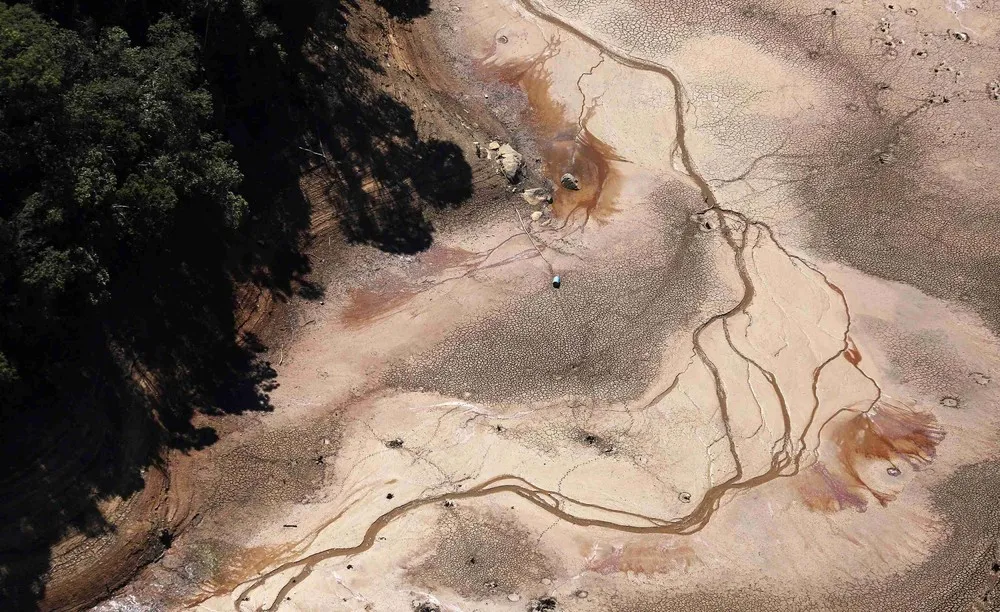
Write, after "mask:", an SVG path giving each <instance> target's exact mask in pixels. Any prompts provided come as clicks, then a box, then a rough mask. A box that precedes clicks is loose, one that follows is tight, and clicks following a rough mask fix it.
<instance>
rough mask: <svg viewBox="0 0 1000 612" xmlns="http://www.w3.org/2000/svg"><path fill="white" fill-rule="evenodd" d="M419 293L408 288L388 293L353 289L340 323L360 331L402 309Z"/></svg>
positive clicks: (349, 293)
mask: <svg viewBox="0 0 1000 612" xmlns="http://www.w3.org/2000/svg"><path fill="white" fill-rule="evenodd" d="M417 293H419V292H418V291H415V290H414V289H411V288H408V287H405V288H401V289H390V290H388V291H374V290H371V289H351V290H350V291H349V292H348V296H349V299H348V302H347V306H346V307H345V308H344V311H343V312H342V313H341V315H340V321H341V323H343V324H344V326H345V327H347V328H348V329H360V328H362V327H365V326H366V325H369V324H371V323H372V322H374V321H377V320H378V319H381V318H382V317H385V316H387V315H389V314H391V313H392V312H393V311H395V310H398V309H400V308H402V307H403V306H405V305H406V303H407V302H409V301H410V300H412V299H413V298H414V296H416V295H417Z"/></svg>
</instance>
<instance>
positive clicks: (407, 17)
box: [377, 0, 431, 21]
mask: <svg viewBox="0 0 1000 612" xmlns="http://www.w3.org/2000/svg"><path fill="white" fill-rule="evenodd" d="M377 1H378V4H379V5H380V6H381V7H382V8H384V9H385V11H386V12H387V13H389V15H391V16H392V17H395V18H396V19H399V20H400V21H412V20H414V19H416V18H417V17H423V16H424V15H427V14H428V13H430V12H431V3H430V0H377Z"/></svg>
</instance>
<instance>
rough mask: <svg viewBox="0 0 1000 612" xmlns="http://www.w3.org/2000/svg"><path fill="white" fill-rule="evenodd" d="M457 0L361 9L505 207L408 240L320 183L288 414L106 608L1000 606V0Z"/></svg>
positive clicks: (294, 325)
mask: <svg viewBox="0 0 1000 612" xmlns="http://www.w3.org/2000/svg"><path fill="white" fill-rule="evenodd" d="M366 6H367V5H366ZM432 8H433V9H434V10H433V11H432V13H431V15H430V16H429V17H425V18H421V19H419V20H417V21H416V22H414V23H412V24H406V25H403V24H398V23H397V24H395V25H392V26H391V27H390V26H388V25H382V26H379V27H380V28H382V29H381V30H379V29H377V28H376V27H375V26H373V25H370V24H369V25H367V26H355V27H359V28H362V29H361V30H360V31H359V35H360V36H365V37H366V38H367V40H369V41H371V42H370V44H372V45H376V46H379V45H380V46H379V47H378V49H379V50H380V51H381V56H382V57H383V59H384V62H385V66H386V73H385V75H383V77H381V78H382V80H381V81H380V83H382V85H383V86H384V87H385V88H386V90H387V91H389V92H391V93H392V95H393V96H394V97H396V98H397V99H401V100H405V101H406V103H407V105H408V106H409V107H410V108H411V109H413V111H414V113H415V117H416V124H417V127H418V130H420V131H421V133H422V134H427V135H428V136H430V135H434V136H435V137H438V138H444V139H448V140H451V141H453V142H455V143H457V144H458V145H459V146H461V147H462V149H463V153H464V156H465V159H466V160H467V162H468V163H469V164H470V165H471V167H472V168H473V176H474V183H475V190H474V195H473V197H472V199H471V200H470V202H468V203H467V204H465V205H463V206H462V207H461V208H460V209H458V210H455V211H450V212H448V213H447V214H445V213H442V214H441V215H439V216H437V217H435V218H434V223H435V227H436V232H435V234H434V241H433V244H432V245H431V246H430V248H428V249H427V250H425V251H423V252H421V253H419V254H417V255H414V256H398V255H388V254H386V253H383V252H380V251H378V250H377V249H373V248H370V247H361V246H353V247H345V246H342V245H341V243H340V241H338V240H337V235H336V231H334V229H332V224H331V223H330V219H331V218H332V217H331V214H332V213H329V212H328V209H324V208H323V206H322V200H321V198H319V197H318V196H317V197H316V198H315V200H314V204H316V206H317V213H316V223H315V225H316V232H317V235H318V237H319V239H318V240H317V241H316V244H317V246H316V248H315V249H314V252H313V258H314V261H315V262H316V268H317V269H318V270H319V271H318V272H317V275H316V279H315V280H316V281H317V282H319V283H320V284H322V285H323V286H324V287H325V288H326V294H325V296H324V300H323V301H321V302H309V303H305V302H303V303H293V304H289V305H274V308H273V310H272V312H271V313H270V315H269V316H268V317H267V318H266V320H265V323H264V324H266V325H269V326H270V327H269V329H270V330H271V331H270V335H269V336H267V337H266V338H265V339H266V340H267V341H268V344H269V346H270V347H271V348H270V360H271V363H272V365H273V366H274V367H275V368H276V369H277V371H278V373H279V379H278V380H279V382H280V387H278V388H277V389H275V390H274V392H273V393H272V401H273V402H274V404H275V406H276V408H277V409H276V410H275V411H274V412H273V413H270V414H267V415H263V416H262V415H256V416H252V417H251V416H247V417H240V418H238V419H237V418H230V419H227V420H225V421H224V422H222V423H216V426H218V427H223V428H227V429H228V430H229V432H228V433H226V435H224V436H223V438H222V440H221V441H220V442H219V443H217V444H215V445H213V446H212V447H210V448H208V449H206V450H204V451H200V452H199V453H194V454H192V455H189V456H183V457H175V458H173V460H172V461H171V462H170V464H169V465H170V473H171V474H172V475H174V482H177V483H178V484H177V485H176V487H174V489H177V492H175V493H174V494H173V496H172V497H171V499H172V500H173V501H172V502H171V503H172V504H175V505H178V504H179V503H180V501H181V500H183V502H184V503H183V505H178V507H179V508H182V509H181V510H178V511H177V513H176V514H177V515H178V516H179V517H182V518H178V519H177V521H176V524H177V528H176V532H177V536H176V537H175V538H174V541H173V542H172V546H171V548H170V549H169V550H168V551H167V552H166V554H165V555H164V556H163V557H162V559H160V560H159V561H157V562H156V563H154V564H152V565H150V566H149V567H147V568H146V570H145V571H144V572H143V573H141V574H140V575H139V576H138V577H137V578H136V579H135V580H134V581H133V582H132V583H131V584H130V585H129V586H127V587H126V588H124V589H122V590H121V591H119V592H118V593H116V594H115V596H114V597H113V598H112V599H110V600H108V601H106V602H105V603H103V604H102V605H101V606H99V607H98V609H99V610H118V609H129V610H133V609H134V610H146V609H150V610H158V609H165V610H166V609H170V610H172V609H184V608H191V609H207V610H265V609H266V610H275V609H278V608H280V609H283V610H296V609H301V610H333V609H342V610H407V609H419V610H488V609H503V610H531V609H534V610H550V609H564V610H673V609H678V610H681V609H683V610H688V609H691V610H715V609H744V608H746V609H755V610H771V609H836V610H886V609H891V610H896V609H898V610H925V609H926V610H932V609H933V610H939V609H948V610H969V609H980V610H988V609H998V608H1000V593H998V592H997V582H998V576H1000V550H998V546H1000V544H998V534H1000V505H998V502H1000V482H998V481H1000V454H998V450H1000V437H998V428H1000V415H998V412H997V409H996V402H997V399H998V390H997V389H998V387H997V381H996V380H994V379H996V378H997V377H998V376H1000V343H998V340H997V335H996V334H997V333H998V332H1000V299H998V298H1000V295H998V291H997V288H996V287H997V280H998V279H997V273H996V270H997V265H996V264H997V258H996V255H995V253H996V247H995V244H996V243H997V239H998V238H1000V229H998V225H997V223H996V216H997V212H996V211H997V210H1000V206H998V205H1000V202H998V201H997V195H996V189H995V184H996V181H997V178H998V176H1000V168H998V164H1000V156H998V155H996V150H997V143H998V134H997V132H996V130H998V129H1000V128H998V127H996V126H998V125H1000V99H998V98H1000V84H997V81H998V80H1000V74H998V73H997V70H998V66H1000V62H998V61H997V60H1000V51H998V45H1000V40H998V36H997V34H998V27H1000V6H996V5H991V4H990V3H981V4H973V3H971V2H968V3H962V2H958V1H955V2H951V1H949V2H945V3H940V2H925V1H921V2H911V3H909V4H892V3H890V4H882V3H868V2H862V1H860V0H855V1H854V2H840V3H831V4H829V5H824V4H814V3H804V2H795V3H792V2H770V3H757V4H745V5H744V4H739V5H736V4H735V3H729V2H717V3H714V4H706V3H693V2H692V3H687V2H664V1H660V0H628V1H622V2H606V3H600V2H570V1H568V0H566V1H563V0H545V1H544V2H541V1H539V0H469V1H467V2H454V1H452V2H440V3H432ZM368 14H369V15H370V16H371V19H370V21H371V23H379V22H378V16H377V15H376V14H375V12H370V13H368ZM364 28H372V29H371V30H365V29H364ZM494 138H495V139H498V140H499V141H501V142H506V141H508V140H509V141H511V142H512V144H513V145H514V146H515V148H516V149H517V150H518V151H520V152H521V153H522V154H523V155H524V161H525V166H524V168H523V171H522V175H521V176H520V177H519V179H518V181H517V183H516V184H515V185H514V186H513V189H512V187H511V185H510V184H508V182H507V181H506V179H504V178H503V176H501V175H498V174H497V172H496V162H495V160H494V159H493V158H494V156H495V152H493V151H490V150H489V147H488V144H487V143H489V142H490V141H491V140H493V139H494ZM476 142H478V143H479V151H480V152H479V154H477V149H476V145H475V144H474V143H476ZM487 152H489V153H487ZM565 172H571V173H573V174H574V175H575V176H577V177H578V178H579V180H580V183H581V189H580V190H578V191H572V190H567V189H565V188H563V187H561V186H559V179H560V177H561V176H562V174H563V173H565ZM334 178H335V177H334ZM327 180H333V178H331V177H330V176H329V175H325V174H323V173H322V172H320V173H318V174H310V175H308V176H306V177H305V178H304V180H303V185H304V188H305V189H306V190H307V191H309V192H310V193H311V194H314V195H315V194H319V193H323V190H322V189H321V186H322V184H323V181H327ZM536 187H541V188H544V189H545V190H547V191H551V192H552V194H553V196H554V197H553V201H552V202H551V204H549V203H546V202H544V201H540V200H538V199H533V198H530V197H528V198H525V197H522V194H521V193H520V192H521V191H523V190H525V189H530V188H536ZM372 188H373V189H378V188H379V186H377V185H374V186H373V187H372ZM533 213H538V214H534V215H533ZM324 237H325V238H327V240H326V241H324V240H323V238H324ZM555 274H559V275H560V276H561V278H562V280H563V284H562V286H561V288H559V289H558V290H557V289H554V288H552V285H551V283H550V279H551V278H552V276H553V275H555ZM174 489H171V490H172V491H173V490H174Z"/></svg>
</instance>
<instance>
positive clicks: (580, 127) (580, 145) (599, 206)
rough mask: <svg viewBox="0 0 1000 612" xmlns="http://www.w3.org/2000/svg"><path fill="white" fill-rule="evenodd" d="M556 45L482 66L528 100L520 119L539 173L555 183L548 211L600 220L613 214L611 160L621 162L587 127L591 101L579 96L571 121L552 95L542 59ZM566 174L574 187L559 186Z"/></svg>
mask: <svg viewBox="0 0 1000 612" xmlns="http://www.w3.org/2000/svg"><path fill="white" fill-rule="evenodd" d="M558 47H559V42H558V41H552V42H550V43H549V45H548V46H547V47H546V48H545V50H544V51H543V52H542V53H540V54H539V55H538V56H536V57H534V58H532V59H531V60H527V61H522V62H516V63H508V64H503V65H495V64H494V65H484V66H483V68H484V71H485V72H486V73H487V75H488V76H491V77H493V78H496V79H497V80H499V81H500V82H502V83H506V84H508V85H514V86H517V87H519V88H520V89H521V90H522V91H524V93H525V95H526V96H527V98H528V107H529V111H528V112H527V113H525V114H526V116H523V117H522V118H521V119H522V122H523V123H524V124H525V125H530V126H531V127H532V128H533V132H534V134H535V136H536V138H537V141H538V145H539V151H540V153H541V156H542V168H541V171H542V174H543V175H544V176H545V177H546V178H547V179H549V180H550V181H552V183H553V185H555V191H554V193H553V202H552V210H553V213H554V214H555V215H556V216H557V217H559V218H563V219H568V218H569V217H571V216H572V215H573V214H575V213H577V212H582V213H583V214H584V217H585V219H586V220H589V219H591V218H594V219H598V220H604V219H607V218H608V217H609V216H610V215H611V214H612V213H614V212H615V208H614V199H615V196H616V195H617V192H618V189H619V181H620V179H621V174H620V172H618V171H617V170H616V169H615V166H614V162H625V161H626V160H625V159H624V158H622V157H620V156H618V155H617V154H616V153H615V150H614V148H613V147H612V146H611V145H609V144H607V143H606V142H604V141H603V140H601V139H600V138H598V137H597V136H595V135H594V134H592V133H591V132H590V131H589V130H588V129H587V122H588V120H589V118H590V117H591V115H593V113H594V111H595V110H596V108H597V100H591V101H589V104H588V101H586V100H581V102H580V104H581V108H580V116H579V117H578V118H577V120H576V121H573V120H571V119H569V118H568V116H570V115H571V114H573V113H575V112H576V109H575V108H574V109H573V110H572V111H570V109H569V107H568V106H567V105H566V104H563V103H561V102H558V101H556V100H554V99H553V97H552V95H551V87H552V82H551V77H550V75H549V73H548V71H547V70H546V69H545V68H544V63H545V61H546V60H548V59H549V58H551V57H553V56H554V55H555V54H556V52H557V51H558ZM581 95H582V94H581ZM566 173H569V174H572V175H573V176H575V177H576V178H577V179H578V180H579V183H580V189H579V190H576V191H574V190H571V189H565V188H564V187H562V185H561V184H560V179H561V178H562V176H563V175H564V174H566Z"/></svg>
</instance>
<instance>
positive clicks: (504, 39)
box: [497, 35, 509, 45]
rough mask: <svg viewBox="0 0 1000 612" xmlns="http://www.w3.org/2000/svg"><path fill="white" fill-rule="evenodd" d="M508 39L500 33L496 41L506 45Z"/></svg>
mask: <svg viewBox="0 0 1000 612" xmlns="http://www.w3.org/2000/svg"><path fill="white" fill-rule="evenodd" d="M508 41H509V39H508V38H507V37H506V36H502V35H501V36H500V37H499V38H497V42H498V43H500V44H501V45H506V44H507V43H508Z"/></svg>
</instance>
